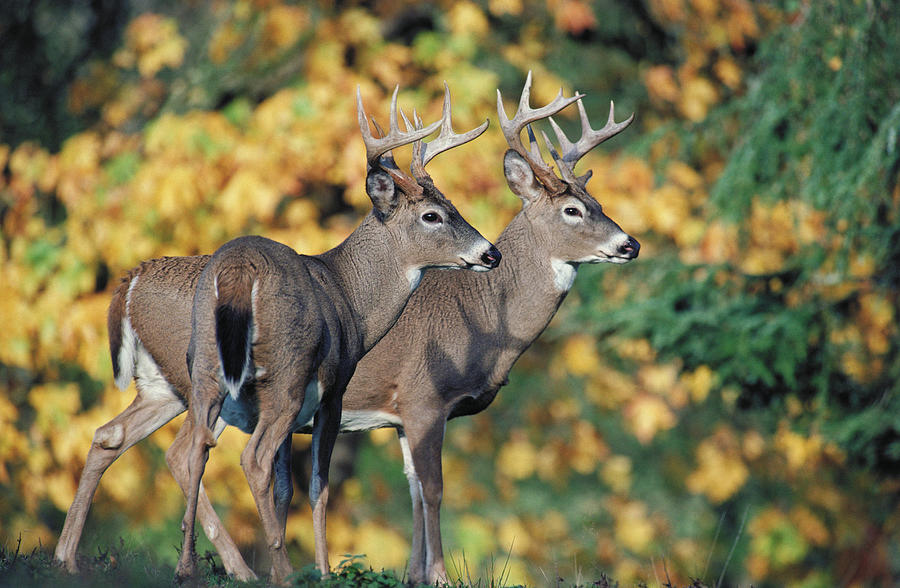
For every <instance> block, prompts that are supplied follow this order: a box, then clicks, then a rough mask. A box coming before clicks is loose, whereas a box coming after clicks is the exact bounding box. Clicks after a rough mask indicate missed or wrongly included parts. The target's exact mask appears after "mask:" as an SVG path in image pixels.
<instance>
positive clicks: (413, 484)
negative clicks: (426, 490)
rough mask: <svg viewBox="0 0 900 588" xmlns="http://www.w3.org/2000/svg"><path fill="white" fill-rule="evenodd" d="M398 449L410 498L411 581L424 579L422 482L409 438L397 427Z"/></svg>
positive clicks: (417, 581)
mask: <svg viewBox="0 0 900 588" xmlns="http://www.w3.org/2000/svg"><path fill="white" fill-rule="evenodd" d="M397 437H398V438H399V439H400V450H401V452H402V454H403V473H405V474H406V479H407V480H408V481H409V497H410V499H411V500H412V521H413V523H412V526H413V529H412V548H411V549H410V554H409V579H410V582H412V583H420V582H424V581H425V558H426V555H425V515H424V505H423V504H422V483H421V482H420V481H419V476H418V475H417V474H416V466H415V465H414V464H413V459H412V452H411V451H410V449H409V440H408V439H407V438H406V434H405V433H404V432H403V429H397Z"/></svg>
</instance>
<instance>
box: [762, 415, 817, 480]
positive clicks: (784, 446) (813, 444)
mask: <svg viewBox="0 0 900 588" xmlns="http://www.w3.org/2000/svg"><path fill="white" fill-rule="evenodd" d="M774 446H775V449H776V450H777V451H779V452H780V453H781V455H782V456H783V457H784V458H785V460H786V461H787V466H788V469H790V470H791V471H792V472H794V473H798V472H800V471H803V470H809V469H810V468H812V467H813V466H815V465H816V463H818V461H819V460H820V459H821V457H822V453H823V448H824V447H823V446H824V442H823V440H822V437H821V436H819V435H818V434H817V433H811V434H810V435H809V436H808V437H807V436H803V435H800V434H799V433H795V432H794V431H792V430H790V428H789V427H788V425H787V424H786V423H781V425H780V426H779V427H778V432H777V433H776V434H775V439H774Z"/></svg>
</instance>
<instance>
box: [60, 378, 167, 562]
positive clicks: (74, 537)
mask: <svg viewBox="0 0 900 588" xmlns="http://www.w3.org/2000/svg"><path fill="white" fill-rule="evenodd" d="M182 412H184V405H183V404H182V403H181V400H179V399H178V397H177V396H176V395H174V394H171V393H167V394H147V395H143V394H141V393H140V392H139V393H138V395H137V397H135V399H134V401H132V403H131V404H130V405H129V406H128V408H126V409H125V410H123V411H122V412H121V413H120V414H119V415H118V416H116V417H115V418H114V419H112V420H111V421H109V422H108V423H106V424H105V425H103V426H102V427H100V428H98V429H97V431H96V432H95V433H94V440H93V442H92V443H91V448H90V450H89V451H88V455H87V459H86V460H85V463H84V469H83V470H82V472H81V479H80V480H79V481H78V490H77V491H76V492H75V499H74V500H73V501H72V506H71V507H69V511H68V513H67V514H66V522H65V523H64V524H63V529H62V533H61V534H60V536H59V542H58V543H57V544H56V552H55V554H54V557H55V558H56V560H57V561H59V562H61V563H62V564H63V565H65V568H66V569H67V570H68V571H69V572H71V573H77V572H78V565H77V564H76V563H75V552H76V550H77V549H78V542H79V541H80V539H81V533H82V531H83V530H84V524H85V521H86V520H87V515H88V511H89V510H90V508H91V501H92V500H93V498H94V492H96V490H97V485H98V484H99V483H100V478H101V477H102V476H103V473H104V472H105V471H106V469H107V468H108V467H109V466H110V465H112V463H113V462H114V461H115V460H116V459H118V457H119V456H120V455H122V454H123V453H125V452H126V451H127V450H128V449H130V448H131V447H132V446H133V445H134V444H135V443H137V442H138V441H141V440H142V439H145V438H147V437H148V436H149V435H150V434H152V433H153V432H154V431H156V430H157V429H159V428H160V427H161V426H163V425H164V424H166V423H168V422H169V421H171V420H172V419H173V418H175V417H176V416H178V415H179V414H181V413H182Z"/></svg>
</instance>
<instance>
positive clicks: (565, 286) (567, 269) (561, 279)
mask: <svg viewBox="0 0 900 588" xmlns="http://www.w3.org/2000/svg"><path fill="white" fill-rule="evenodd" d="M550 267H552V268H553V284H554V285H555V286H556V289H557V290H559V291H560V292H568V291H569V289H570V288H571V287H572V284H573V283H574V282H575V274H576V272H577V271H578V270H577V269H576V268H575V266H574V265H572V264H571V263H569V262H568V261H561V260H559V259H551V260H550Z"/></svg>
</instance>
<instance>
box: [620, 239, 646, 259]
mask: <svg viewBox="0 0 900 588" xmlns="http://www.w3.org/2000/svg"><path fill="white" fill-rule="evenodd" d="M640 250H641V244H640V243H638V242H637V239H635V238H634V237H628V240H627V241H625V243H624V244H622V245H619V255H621V256H622V257H628V258H629V259H634V258H635V257H637V256H638V252H640Z"/></svg>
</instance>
